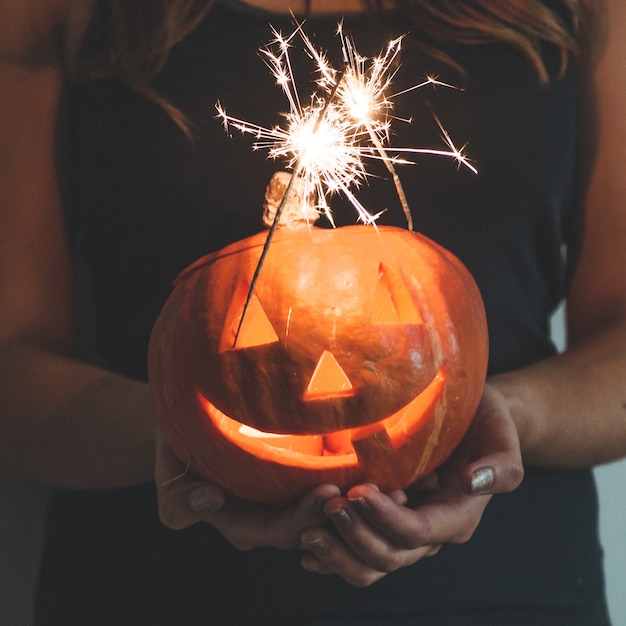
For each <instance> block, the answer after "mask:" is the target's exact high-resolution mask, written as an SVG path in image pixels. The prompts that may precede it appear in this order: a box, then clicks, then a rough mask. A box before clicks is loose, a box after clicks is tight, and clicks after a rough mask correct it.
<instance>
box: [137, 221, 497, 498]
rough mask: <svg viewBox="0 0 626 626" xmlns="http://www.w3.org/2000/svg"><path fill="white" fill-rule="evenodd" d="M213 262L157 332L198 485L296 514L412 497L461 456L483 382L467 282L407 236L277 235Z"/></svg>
mask: <svg viewBox="0 0 626 626" xmlns="http://www.w3.org/2000/svg"><path fill="white" fill-rule="evenodd" d="M266 237H267V233H266V232H262V233H259V234H257V235H255V236H253V237H250V238H248V239H245V240H242V241H239V242H237V243H234V244H232V245H230V246H228V247H226V248H224V249H223V250H221V251H219V252H217V253H214V254H211V255H209V256H207V257H204V258H203V259H200V260H199V261H197V262H196V263H194V264H193V265H191V266H190V267H189V268H187V269H186V270H185V271H184V272H183V273H182V274H181V275H180V276H179V278H178V279H177V281H176V283H175V287H174V290H173V292H172V294H171V296H170V298H169V300H168V301H167V303H166V304H165V306H164V308H163V310H162V312H161V314H160V316H159V319H158V321H157V323H156V325H155V327H154V330H153V334H152V338H151V344H150V354H149V377H150V384H151V387H152V390H153V394H154V399H155V403H156V408H157V412H158V415H159V418H160V423H161V425H162V428H163V431H164V435H165V437H166V440H167V441H168V443H169V445H170V446H171V448H172V449H173V451H174V452H175V454H176V455H177V456H178V457H179V458H180V459H181V460H182V461H183V462H184V463H189V464H190V468H191V470H192V471H194V472H196V473H197V474H199V475H200V476H203V477H205V478H206V479H208V480H210V481H213V482H215V483H217V484H220V485H222V486H223V487H224V488H225V489H227V490H228V491H230V492H231V493H234V494H236V495H238V496H240V497H242V498H245V499H248V500H252V501H257V502H264V503H271V504H285V503H289V502H291V501H293V500H294V499H295V498H297V497H298V496H299V495H301V494H302V493H303V492H304V491H306V490H307V489H309V488H311V487H312V486H314V485H317V484H320V483H332V484H336V485H339V486H340V487H342V488H343V487H348V486H350V485H353V484H356V483H359V482H363V481H367V482H372V483H375V484H377V485H379V486H380V487H381V488H382V489H385V490H387V489H392V488H405V487H407V486H408V485H410V484H411V483H413V482H414V481H416V480H417V479H419V478H420V477H421V476H423V475H425V474H427V473H429V472H430V471H432V470H433V469H435V468H436V467H437V466H439V465H440V464H441V463H442V462H444V461H445V460H446V458H447V457H448V456H449V455H450V453H451V452H452V451H453V450H454V448H455V447H456V446H457V445H458V444H459V442H460V440H461V439H462V437H463V435H464V434H465V432H466V430H467V428H468V426H469V424H470V422H471V420H472V417H473V415H474V413H475V411H476V408H477V405H478V402H479V399H480V396H481V392H482V388H483V385H484V382H485V375H486V365H487V329H486V321H485V314H484V308H483V304H482V300H481V297H480V294H479V291H478V288H477V287H476V285H475V283H474V281H473V279H472V277H471V276H470V274H469V272H468V271H467V270H466V268H465V267H464V266H463V265H462V264H461V263H460V261H459V260H458V259H456V258H455V257H454V256H453V255H452V254H450V253H449V252H448V251H446V250H444V249H443V248H441V247H440V246H438V245H437V244H435V243H434V242H432V241H431V240H429V239H428V238H426V237H424V236H422V235H419V234H416V233H412V232H409V231H406V230H403V229H399V228H393V227H384V226H380V227H378V228H373V227H371V226H349V227H342V228H338V229H322V228H317V227H304V228H299V229H295V230H284V229H279V230H278V231H276V235H275V237H274V239H273V240H272V243H271V245H270V246H269V251H268V254H267V257H266V259H265V262H264V264H263V267H262V270H261V272H260V274H259V280H258V282H257V283H256V285H255V288H254V291H253V295H252V299H251V301H250V303H249V306H248V308H247V310H246V312H245V315H244V317H243V321H242V322H241V327H240V332H239V334H238V337H237V341H236V342H235V335H236V332H237V329H238V328H239V325H240V321H241V317H242V311H243V309H244V302H245V300H246V296H247V294H248V291H249V287H250V283H251V280H252V276H253V274H254V271H255V268H256V266H257V262H258V259H259V256H260V254H261V250H262V247H263V244H264V241H265V238H266Z"/></svg>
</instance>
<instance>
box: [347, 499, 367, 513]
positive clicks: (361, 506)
mask: <svg viewBox="0 0 626 626" xmlns="http://www.w3.org/2000/svg"><path fill="white" fill-rule="evenodd" d="M348 499H349V500H350V502H351V503H352V504H354V505H355V506H358V507H359V509H361V511H366V510H367V509H368V508H369V503H368V501H367V500H366V499H365V498H364V497H363V496H359V497H358V498H350V497H348Z"/></svg>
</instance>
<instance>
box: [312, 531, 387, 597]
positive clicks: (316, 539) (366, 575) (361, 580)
mask: <svg viewBox="0 0 626 626" xmlns="http://www.w3.org/2000/svg"><path fill="white" fill-rule="evenodd" d="M302 545H303V546H304V547H306V548H307V549H308V550H309V551H308V552H307V553H305V554H304V556H303V557H302V559H301V563H302V566H303V567H304V568H305V569H306V570H308V571H311V572H316V573H318V574H335V575H337V576H340V577H341V578H343V579H344V580H345V581H347V582H348V583H350V584H351V585H353V586H355V587H367V586H369V585H371V584H372V583H374V582H376V581H377V580H380V579H381V578H382V577H383V576H384V575H385V574H386V572H384V571H378V570H376V569H375V568H373V567H370V566H369V565H368V564H366V563H365V562H364V561H363V560H361V559H360V558H359V557H358V556H357V555H356V554H354V553H353V552H352V551H351V550H350V548H349V547H348V546H346V545H345V544H344V543H343V542H342V541H341V540H340V539H339V538H338V537H335V536H333V535H332V534H331V533H329V532H328V531H325V530H323V529H314V530H309V531H305V533H303V535H302Z"/></svg>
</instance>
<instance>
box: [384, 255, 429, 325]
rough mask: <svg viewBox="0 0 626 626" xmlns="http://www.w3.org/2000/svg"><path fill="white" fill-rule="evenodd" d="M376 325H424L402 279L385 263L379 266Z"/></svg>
mask: <svg viewBox="0 0 626 626" xmlns="http://www.w3.org/2000/svg"><path fill="white" fill-rule="evenodd" d="M372 323H374V324H422V323H423V319H422V316H421V314H420V312H419V310H418V309H417V307H416V306H415V302H414V301H413V298H412V297H411V294H410V293H409V290H408V289H407V287H406V285H405V284H404V282H403V281H402V280H401V278H400V277H399V276H398V275H397V274H396V273H395V272H394V271H393V270H391V269H390V268H389V267H387V266H386V265H385V264H384V263H381V264H380V265H379V266H378V282H377V283H376V291H375V293H374V306H373V308H372Z"/></svg>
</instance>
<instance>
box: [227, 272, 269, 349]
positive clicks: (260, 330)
mask: <svg viewBox="0 0 626 626" xmlns="http://www.w3.org/2000/svg"><path fill="white" fill-rule="evenodd" d="M249 289H250V286H249V285H248V284H247V283H246V282H245V281H242V282H241V283H239V285H238V286H237V289H236V290H235V293H234V294H233V299H232V301H231V304H230V308H229V310H228V315H227V316H226V324H225V326H224V332H223V333H222V341H221V345H220V352H226V351H227V350H240V349H242V348H252V347H254V346H265V345H267V344H270V343H276V342H277V341H278V335H277V334H276V331H275V330H274V327H273V326H272V324H271V322H270V321H269V319H268V317H267V315H266V313H265V311H264V310H263V305H262V304H261V301H260V300H259V299H258V298H257V297H256V295H255V294H254V293H253V294H252V297H251V298H250V302H249V303H248V308H247V309H246V314H245V315H244V317H243V322H241V316H242V314H243V309H244V304H245V301H246V298H247V297H248V291H249ZM240 322H241V328H239V324H240ZM238 328H239V336H237V329H238ZM235 337H237V342H236V343H235Z"/></svg>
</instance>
